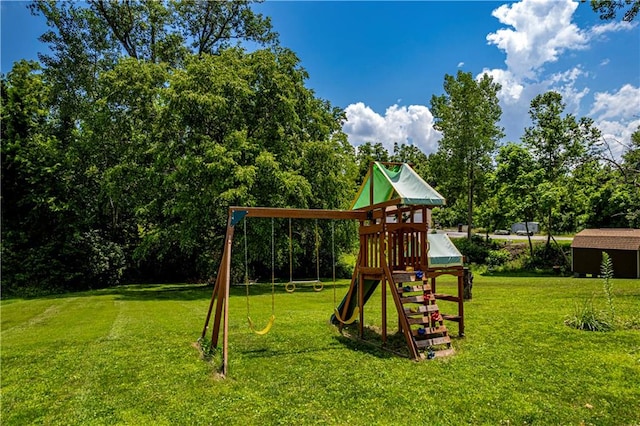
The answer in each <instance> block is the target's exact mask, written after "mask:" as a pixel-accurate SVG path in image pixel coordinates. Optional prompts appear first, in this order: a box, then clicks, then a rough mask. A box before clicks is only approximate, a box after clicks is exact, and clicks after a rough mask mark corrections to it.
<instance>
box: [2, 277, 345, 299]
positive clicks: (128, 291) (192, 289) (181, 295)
mask: <svg viewBox="0 0 640 426" xmlns="http://www.w3.org/2000/svg"><path fill="white" fill-rule="evenodd" d="M333 286H334V284H333V283H332V282H324V288H323V290H321V291H320V292H322V291H333ZM348 287H349V283H348V282H347V283H346V284H345V283H344V282H342V283H336V284H335V288H336V290H337V291H339V292H341V293H345V292H346V290H347V289H348ZM246 291H247V290H246V288H245V286H244V284H239V285H232V286H231V287H230V289H229V294H230V295H231V296H245V295H246ZM271 291H272V290H271V283H260V284H251V285H250V286H249V295H250V296H260V295H264V294H270V293H271ZM275 292H276V293H283V294H289V293H287V292H286V291H285V283H276V284H275ZM314 292H316V291H315V290H314V289H313V285H311V284H309V285H306V284H305V285H297V286H296V289H295V291H294V292H293V293H291V295H292V296H295V294H296V293H314ZM212 293H213V284H183V283H174V284H127V285H120V286H116V287H109V288H104V289H99V290H85V291H79V292H69V293H59V294H50V295H44V296H34V297H29V298H20V297H15V298H6V299H3V303H5V304H6V303H12V302H15V301H18V300H34V299H45V300H46V299H64V298H69V297H74V298H75V297H95V296H116V297H117V298H118V299H119V300H184V301H194V300H208V299H210V298H211V294H212Z"/></svg>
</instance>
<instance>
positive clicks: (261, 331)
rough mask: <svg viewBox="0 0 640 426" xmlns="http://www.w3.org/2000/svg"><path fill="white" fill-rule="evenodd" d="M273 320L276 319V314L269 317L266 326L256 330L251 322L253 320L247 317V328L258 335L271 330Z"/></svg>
mask: <svg viewBox="0 0 640 426" xmlns="http://www.w3.org/2000/svg"><path fill="white" fill-rule="evenodd" d="M275 320H276V316H275V315H271V318H269V322H268V323H267V326H266V327H265V328H263V329H262V330H256V327H255V325H254V324H253V321H251V317H247V321H248V322H249V329H250V330H251V331H253V332H254V333H256V334H259V335H260V336H263V335H265V334H267V333H268V332H269V331H270V330H271V327H273V323H274V322H275Z"/></svg>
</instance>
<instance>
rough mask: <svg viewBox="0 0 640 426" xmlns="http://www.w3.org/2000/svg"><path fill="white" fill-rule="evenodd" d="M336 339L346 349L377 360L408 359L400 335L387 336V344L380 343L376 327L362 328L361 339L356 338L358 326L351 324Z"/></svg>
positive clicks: (404, 344)
mask: <svg viewBox="0 0 640 426" xmlns="http://www.w3.org/2000/svg"><path fill="white" fill-rule="evenodd" d="M336 339H337V340H338V341H339V342H340V343H341V344H342V345H344V346H346V347H347V348H349V349H351V350H354V351H358V352H364V353H367V354H370V355H373V356H375V357H378V358H392V357H398V356H399V357H402V358H409V351H408V349H407V343H406V341H405V339H404V335H403V334H402V333H394V334H388V335H387V342H386V343H384V344H383V343H382V334H381V333H380V330H379V329H378V328H377V327H370V326H366V327H364V335H363V338H360V337H359V336H358V326H357V323H356V324H352V325H350V326H349V327H345V328H344V329H343V331H342V334H341V335H340V336H336Z"/></svg>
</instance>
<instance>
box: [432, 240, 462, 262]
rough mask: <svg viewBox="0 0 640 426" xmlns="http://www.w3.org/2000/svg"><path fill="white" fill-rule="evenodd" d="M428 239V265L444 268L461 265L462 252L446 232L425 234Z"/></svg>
mask: <svg viewBox="0 0 640 426" xmlns="http://www.w3.org/2000/svg"><path fill="white" fill-rule="evenodd" d="M427 241H429V266H431V267H435V266H438V267H441V268H446V267H449V266H462V265H463V263H462V254H461V253H460V251H458V249H457V248H456V246H455V245H453V243H452V242H451V240H450V239H449V236H448V235H447V234H427Z"/></svg>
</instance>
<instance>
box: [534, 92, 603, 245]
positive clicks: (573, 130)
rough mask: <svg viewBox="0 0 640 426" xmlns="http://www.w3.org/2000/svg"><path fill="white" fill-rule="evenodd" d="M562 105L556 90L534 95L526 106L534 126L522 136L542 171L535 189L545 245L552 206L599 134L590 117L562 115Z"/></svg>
mask: <svg viewBox="0 0 640 426" xmlns="http://www.w3.org/2000/svg"><path fill="white" fill-rule="evenodd" d="M564 108H565V105H564V103H563V102H562V96H561V95H560V94H559V93H557V92H547V93H544V94H541V95H538V96H536V97H535V98H534V99H533V100H532V101H531V108H530V109H529V115H530V116H531V121H532V122H533V126H531V127H529V128H527V129H525V134H524V136H523V137H522V141H523V143H524V144H525V146H526V147H527V148H528V149H529V150H530V152H531V154H532V156H533V160H534V161H535V163H536V165H537V167H539V168H540V169H541V171H542V174H543V177H542V182H541V183H540V185H539V186H538V189H537V191H538V202H539V204H538V206H539V208H540V210H541V215H542V216H543V217H544V222H545V225H546V230H547V245H550V242H551V235H552V233H553V230H554V220H553V214H554V209H557V207H558V206H559V205H560V199H561V197H562V194H563V191H565V190H566V188H567V185H566V183H567V182H566V179H567V178H568V176H569V175H570V173H571V171H572V170H573V169H574V168H575V167H577V166H578V165H579V164H580V163H581V162H582V161H584V160H585V159H586V155H587V153H588V152H589V150H590V149H591V147H592V146H593V145H594V143H595V142H596V141H597V140H598V138H599V137H600V132H599V130H598V129H597V128H596V127H595V126H594V125H593V120H591V119H589V118H581V119H579V120H577V119H576V118H575V117H574V116H573V115H571V114H567V115H565V116H564V117H563V116H562V114H563V113H564Z"/></svg>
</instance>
